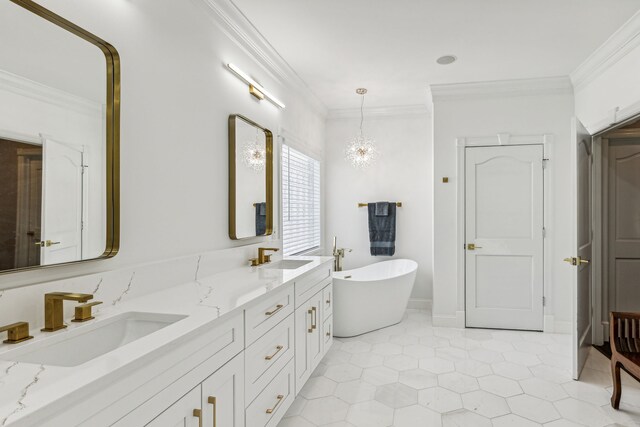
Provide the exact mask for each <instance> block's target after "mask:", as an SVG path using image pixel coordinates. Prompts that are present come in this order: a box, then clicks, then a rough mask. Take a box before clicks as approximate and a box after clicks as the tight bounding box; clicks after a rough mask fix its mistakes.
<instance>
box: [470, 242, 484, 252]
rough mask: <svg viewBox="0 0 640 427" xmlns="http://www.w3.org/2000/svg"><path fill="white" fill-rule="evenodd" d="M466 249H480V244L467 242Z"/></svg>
mask: <svg viewBox="0 0 640 427" xmlns="http://www.w3.org/2000/svg"><path fill="white" fill-rule="evenodd" d="M467 249H468V250H470V251H475V250H476V249H482V246H476V245H475V244H474V243H467Z"/></svg>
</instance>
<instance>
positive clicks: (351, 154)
mask: <svg viewBox="0 0 640 427" xmlns="http://www.w3.org/2000/svg"><path fill="white" fill-rule="evenodd" d="M356 93H357V94H358V95H361V96H362V101H361V102H360V133H359V134H358V135H357V136H356V137H354V138H352V139H351V140H349V142H348V145H347V149H346V150H345V159H346V160H348V161H349V162H351V164H352V165H353V166H354V167H355V168H358V169H365V168H366V167H367V166H369V165H370V164H371V163H373V162H374V161H375V160H376V158H377V156H378V149H377V148H376V145H375V141H374V140H373V139H371V138H369V137H367V136H364V134H363V133H362V124H363V123H364V95H365V94H366V93H367V89H365V88H358V89H356Z"/></svg>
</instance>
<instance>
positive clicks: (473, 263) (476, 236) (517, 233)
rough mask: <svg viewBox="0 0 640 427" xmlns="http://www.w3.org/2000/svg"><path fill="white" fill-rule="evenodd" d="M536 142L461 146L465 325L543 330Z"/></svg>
mask: <svg viewBox="0 0 640 427" xmlns="http://www.w3.org/2000/svg"><path fill="white" fill-rule="evenodd" d="M543 156H544V151H543V147H542V145H514V146H495V147H468V148H467V149H466V152H465V159H466V167H465V236H466V238H465V241H466V245H465V248H466V257H465V258H466V260H465V276H466V277H465V281H466V326H468V327H477V328H499V329H524V330H535V331H540V330H542V328H543V318H544V314H543V310H544V309H543V301H542V296H543V287H544V281H543V271H544V270H543V231H544V230H543V226H544V223H543V216H544V215H543V214H544V207H543V196H544V194H543V191H544V185H543V179H544V178H543Z"/></svg>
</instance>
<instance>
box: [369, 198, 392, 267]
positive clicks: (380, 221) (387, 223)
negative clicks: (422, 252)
mask: <svg viewBox="0 0 640 427" xmlns="http://www.w3.org/2000/svg"><path fill="white" fill-rule="evenodd" d="M383 203H384V204H386V205H387V215H386V216H379V215H377V214H376V211H377V210H378V209H377V206H378V205H380V204H383ZM367 209H368V211H369V242H370V251H371V255H373V256H378V255H384V256H392V255H393V254H395V253H396V204H395V203H389V202H379V203H369V204H368V205H367ZM382 211H384V208H381V210H380V212H382Z"/></svg>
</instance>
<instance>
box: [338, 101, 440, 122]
mask: <svg viewBox="0 0 640 427" xmlns="http://www.w3.org/2000/svg"><path fill="white" fill-rule="evenodd" d="M364 114H365V115H366V116H367V117H369V118H370V117H398V116H415V115H426V116H430V115H431V112H430V111H429V108H428V107H427V105H426V104H414V105H393V106H388V107H371V108H365V109H364ZM357 117H360V109H359V108H340V109H333V110H329V115H328V116H327V120H341V119H352V118H357Z"/></svg>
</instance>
